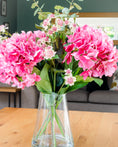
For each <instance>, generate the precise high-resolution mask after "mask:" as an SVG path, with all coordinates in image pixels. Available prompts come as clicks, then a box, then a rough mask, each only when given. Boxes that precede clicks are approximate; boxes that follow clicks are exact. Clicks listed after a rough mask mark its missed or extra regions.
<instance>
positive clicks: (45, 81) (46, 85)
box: [36, 63, 52, 93]
mask: <svg viewBox="0 0 118 147" xmlns="http://www.w3.org/2000/svg"><path fill="white" fill-rule="evenodd" d="M49 68H50V66H49V65H48V64H47V63H46V64H45V65H44V67H43V69H42V70H41V73H40V77H41V80H40V81H39V82H36V87H37V89H38V90H39V91H41V92H42V93H52V87H51V83H50V79H49V75H48V71H49Z"/></svg>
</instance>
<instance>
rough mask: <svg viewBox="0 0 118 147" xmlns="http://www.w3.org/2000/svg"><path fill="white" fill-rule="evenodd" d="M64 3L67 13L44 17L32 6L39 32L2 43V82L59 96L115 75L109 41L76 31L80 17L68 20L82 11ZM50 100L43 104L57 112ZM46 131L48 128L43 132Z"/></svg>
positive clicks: (117, 56) (94, 32)
mask: <svg viewBox="0 0 118 147" xmlns="http://www.w3.org/2000/svg"><path fill="white" fill-rule="evenodd" d="M67 2H69V4H70V7H69V8H64V7H62V6H60V5H57V6H55V11H54V13H51V12H43V11H42V8H43V7H44V5H42V6H41V7H40V6H39V5H38V2H37V1H35V0H34V2H33V4H32V6H31V7H32V8H33V9H36V10H35V12H34V15H36V14H38V17H39V19H40V20H42V22H41V24H40V25H36V28H38V29H40V30H37V31H34V32H31V31H29V32H27V33H26V32H24V31H22V32H21V34H19V33H14V34H13V35H12V36H11V37H9V38H8V39H6V38H2V42H0V82H3V83H7V84H10V85H12V86H17V87H18V88H22V89H24V88H25V87H29V86H32V85H36V87H37V89H38V90H39V91H40V92H41V93H44V94H52V93H56V94H58V95H60V94H65V93H68V92H71V91H74V90H76V89H79V88H81V87H84V86H86V85H87V84H88V83H89V82H92V81H95V82H96V83H97V84H99V85H101V84H102V80H101V79H100V78H102V76H103V75H105V76H112V75H113V73H114V72H115V70H116V69H117V61H118V52H117V49H116V47H114V45H113V41H112V40H111V39H110V38H109V37H108V36H107V35H106V34H105V33H104V32H103V31H102V30H101V29H94V28H92V27H90V26H88V25H84V26H82V27H80V26H79V25H78V22H76V17H78V16H77V15H76V14H70V11H71V10H72V9H73V8H74V7H76V8H77V9H79V10H80V9H81V7H80V6H79V5H78V4H77V3H75V2H74V0H72V2H70V1H69V0H67ZM70 18H71V19H70ZM72 20H73V21H72ZM1 28H2V26H0V31H1V30H2V29H1ZM3 32H4V31H3ZM3 39H4V40H3ZM53 100H54V101H52V100H49V101H47V104H54V106H55V109H56V108H57V107H58V104H59V103H60V99H58V98H55V99H53ZM51 113H52V114H54V113H55V115H52V117H53V118H54V117H55V119H56V121H57V123H58V126H59V128H60V130H62V127H61V124H60V123H59V122H60V120H59V118H58V117H57V115H56V112H54V109H53V108H52V109H51ZM46 120H47V119H46ZM50 120H51V119H50ZM52 124H53V122H52ZM45 129H46V124H45V125H44V128H43V130H42V132H44V131H45ZM53 129H54V128H53ZM53 129H52V130H53ZM62 134H63V133H62ZM53 140H55V139H54V138H53ZM54 142H55V141H54ZM54 144H55V143H54Z"/></svg>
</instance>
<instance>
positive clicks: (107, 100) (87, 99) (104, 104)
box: [67, 90, 118, 112]
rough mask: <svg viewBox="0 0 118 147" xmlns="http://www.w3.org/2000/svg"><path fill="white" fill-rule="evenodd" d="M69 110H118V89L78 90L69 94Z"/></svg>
mask: <svg viewBox="0 0 118 147" xmlns="http://www.w3.org/2000/svg"><path fill="white" fill-rule="evenodd" d="M67 100H68V108H69V110H79V111H98V112H118V91H110V90H96V91H93V92H91V93H89V92H88V91H86V90H76V91H74V92H71V93H68V94H67Z"/></svg>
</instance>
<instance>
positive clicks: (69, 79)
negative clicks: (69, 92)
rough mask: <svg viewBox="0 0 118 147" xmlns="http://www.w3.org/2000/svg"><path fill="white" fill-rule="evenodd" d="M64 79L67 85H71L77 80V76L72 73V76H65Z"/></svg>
mask: <svg viewBox="0 0 118 147" xmlns="http://www.w3.org/2000/svg"><path fill="white" fill-rule="evenodd" d="M64 79H65V84H66V85H70V86H72V85H74V83H75V81H76V78H75V77H73V76H72V75H70V76H65V77H64Z"/></svg>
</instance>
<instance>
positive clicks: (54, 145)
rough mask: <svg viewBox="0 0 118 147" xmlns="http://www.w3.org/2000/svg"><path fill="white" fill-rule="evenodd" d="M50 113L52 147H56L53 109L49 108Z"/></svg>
mask: <svg viewBox="0 0 118 147" xmlns="http://www.w3.org/2000/svg"><path fill="white" fill-rule="evenodd" d="M51 112H52V117H51V118H52V119H51V123H52V138H53V147H56V137H55V126H54V118H55V107H54V106H51Z"/></svg>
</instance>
